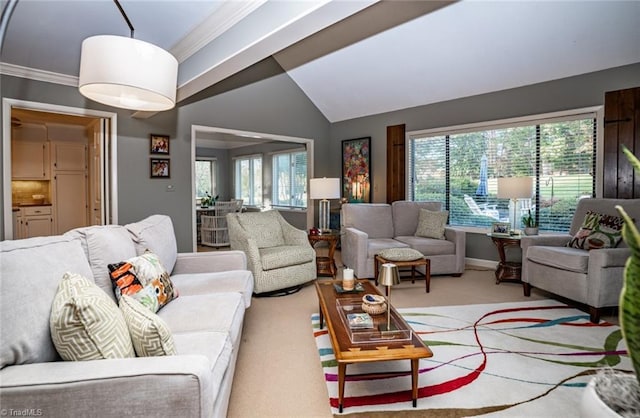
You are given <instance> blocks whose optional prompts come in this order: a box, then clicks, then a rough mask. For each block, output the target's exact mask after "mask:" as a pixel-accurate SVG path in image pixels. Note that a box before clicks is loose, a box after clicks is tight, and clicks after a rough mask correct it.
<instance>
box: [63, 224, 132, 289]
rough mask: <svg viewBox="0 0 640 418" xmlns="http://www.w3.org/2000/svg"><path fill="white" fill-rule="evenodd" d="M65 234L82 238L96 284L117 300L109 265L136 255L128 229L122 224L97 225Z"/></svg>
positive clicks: (83, 247) (81, 241)
mask: <svg viewBox="0 0 640 418" xmlns="http://www.w3.org/2000/svg"><path fill="white" fill-rule="evenodd" d="M64 235H65V236H70V237H77V238H78V239H80V243H81V244H82V249H83V250H84V252H85V254H86V256H87V260H89V265H90V266H91V271H92V272H93V278H94V280H95V282H96V284H97V285H98V287H99V288H101V289H102V290H104V291H105V292H106V293H107V294H108V295H109V297H110V298H111V299H113V300H114V301H115V300H116V299H115V295H114V294H113V285H112V284H111V279H110V278H109V269H108V268H107V265H109V264H111V263H117V262H118V261H120V260H126V259H127V258H131V257H135V255H136V247H135V246H134V245H133V241H131V235H130V234H129V232H128V231H127V229H126V228H125V227H123V226H121V225H96V226H89V227H84V228H77V229H72V230H71V231H69V232H66V233H65V234H64Z"/></svg>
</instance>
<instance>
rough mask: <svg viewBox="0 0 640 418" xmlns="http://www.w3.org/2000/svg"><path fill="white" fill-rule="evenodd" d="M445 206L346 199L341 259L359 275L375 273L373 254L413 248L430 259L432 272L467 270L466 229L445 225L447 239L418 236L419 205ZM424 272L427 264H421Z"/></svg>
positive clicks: (457, 273)
mask: <svg viewBox="0 0 640 418" xmlns="http://www.w3.org/2000/svg"><path fill="white" fill-rule="evenodd" d="M422 208H424V209H427V210H431V211H440V210H442V204H441V203H440V202H413V201H408V200H399V201H396V202H393V203H392V204H391V205H389V204H386V203H345V204H343V205H342V209H341V216H340V222H341V228H342V234H343V237H342V247H341V251H342V262H343V264H344V265H345V266H348V267H350V268H352V269H353V271H354V274H355V275H356V277H358V278H372V277H373V276H374V257H375V255H376V254H378V253H379V252H380V251H381V250H384V249H387V248H413V249H415V250H418V251H420V252H421V253H422V254H424V256H425V257H427V258H429V259H430V260H431V274H432V275H433V274H450V275H453V276H460V275H461V274H462V273H463V272H464V265H465V243H466V234H465V232H464V231H462V230H459V229H454V228H450V227H446V228H445V238H446V239H444V240H440V239H432V238H424V237H418V236H415V232H416V229H417V227H418V217H419V215H420V209H422ZM418 270H419V271H421V272H422V273H424V267H419V268H418Z"/></svg>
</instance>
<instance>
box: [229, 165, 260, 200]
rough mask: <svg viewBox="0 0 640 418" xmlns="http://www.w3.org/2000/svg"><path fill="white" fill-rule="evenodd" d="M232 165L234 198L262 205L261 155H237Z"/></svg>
mask: <svg viewBox="0 0 640 418" xmlns="http://www.w3.org/2000/svg"><path fill="white" fill-rule="evenodd" d="M234 165H235V178H234V182H235V197H236V199H242V200H243V201H244V204H246V205H250V206H260V205H262V156H261V155H252V156H246V157H238V158H235V159H234Z"/></svg>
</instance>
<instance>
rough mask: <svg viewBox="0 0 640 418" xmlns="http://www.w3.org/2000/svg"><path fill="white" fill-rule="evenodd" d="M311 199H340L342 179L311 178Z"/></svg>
mask: <svg viewBox="0 0 640 418" xmlns="http://www.w3.org/2000/svg"><path fill="white" fill-rule="evenodd" d="M309 188H310V190H309V198H310V199H338V198H339V197H340V179H337V178H326V177H323V178H319V179H311V180H310V184H309Z"/></svg>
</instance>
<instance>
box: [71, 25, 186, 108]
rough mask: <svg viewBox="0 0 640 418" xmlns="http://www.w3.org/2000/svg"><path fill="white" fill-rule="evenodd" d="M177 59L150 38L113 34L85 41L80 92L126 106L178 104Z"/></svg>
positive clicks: (100, 100) (169, 106)
mask: <svg viewBox="0 0 640 418" xmlns="http://www.w3.org/2000/svg"><path fill="white" fill-rule="evenodd" d="M177 79H178V61H177V60H176V59H175V57H174V56H173V55H171V54H170V53H169V52H167V51H165V50H164V49H162V48H159V47H157V46H155V45H153V44H150V43H148V42H144V41H140V40H138V39H134V38H126V37H123V36H114V35H99V36H92V37H90V38H87V39H85V40H84V41H83V42H82V53H81V56H80V76H79V80H78V87H79V90H80V93H81V94H82V95H83V96H85V97H87V98H89V99H91V100H94V101H96V102H99V103H102V104H106V105H109V106H115V107H120V108H124V109H132V110H143V111H161V110H168V109H171V108H173V107H174V106H175V102H176V85H177Z"/></svg>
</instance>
